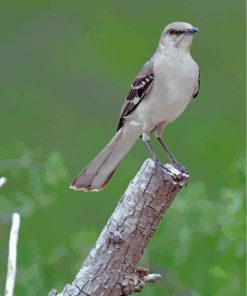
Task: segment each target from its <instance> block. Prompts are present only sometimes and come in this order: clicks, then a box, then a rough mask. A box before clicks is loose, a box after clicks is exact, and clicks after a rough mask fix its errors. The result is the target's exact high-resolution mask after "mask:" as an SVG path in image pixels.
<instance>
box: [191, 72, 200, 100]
mask: <svg viewBox="0 0 247 296" xmlns="http://www.w3.org/2000/svg"><path fill="white" fill-rule="evenodd" d="M200 84H201V74H200V71H199V76H198V85H197V88H196V91H195V93H194V94H193V99H195V98H196V97H197V95H198V94H199V90H200Z"/></svg>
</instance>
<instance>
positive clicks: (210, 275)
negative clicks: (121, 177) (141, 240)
mask: <svg viewBox="0 0 247 296" xmlns="http://www.w3.org/2000/svg"><path fill="white" fill-rule="evenodd" d="M234 166H235V170H234V175H235V176H238V177H239V182H238V183H239V186H238V187H229V186H231V185H232V184H231V183H230V184H226V185H225V186H226V187H225V188H221V189H220V190H219V194H217V195H215V196H214V197H213V198H209V197H208V196H207V192H206V186H205V184H204V183H202V182H196V183H193V184H189V186H188V188H186V189H185V190H183V192H181V193H180V194H179V196H178V197H177V199H176V200H175V202H174V204H173V206H172V208H171V209H170V210H169V213H168V215H167V216H166V218H165V219H164V220H163V221H162V223H161V225H160V227H159V229H158V232H157V234H156V235H155V236H154V238H153V240H152V242H151V243H150V246H149V248H148V251H147V253H148V258H150V261H148V262H146V264H148V265H150V264H151V266H153V269H154V270H157V269H159V270H160V271H161V273H162V274H163V276H164V279H165V281H166V290H170V293H171V295H185V294H186V295H194V294H195V295H198V296H199V295H215V296H220V295H225V296H228V295H229V296H233V295H236V296H237V295H244V294H245V291H244V287H245V275H244V262H245V238H244V236H245V204H244V203H245V194H244V193H245V189H244V182H242V181H243V180H244V173H245V171H244V158H241V159H238V160H237V161H236V162H235V163H234ZM241 180H242V181H241ZM235 181H236V180H234V182H235ZM240 184H241V185H240ZM155 289H157V291H158V289H159V288H154V290H155ZM193 293H194V294H193ZM144 295H145V294H144ZM147 295H148V294H147ZM155 295H159V294H155ZM165 295H166V294H165Z"/></svg>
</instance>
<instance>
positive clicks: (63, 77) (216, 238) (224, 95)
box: [0, 0, 245, 296]
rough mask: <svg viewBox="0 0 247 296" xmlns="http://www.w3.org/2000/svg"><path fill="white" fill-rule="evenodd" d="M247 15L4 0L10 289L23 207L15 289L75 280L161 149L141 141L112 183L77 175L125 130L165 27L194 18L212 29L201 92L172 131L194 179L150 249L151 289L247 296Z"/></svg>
mask: <svg viewBox="0 0 247 296" xmlns="http://www.w3.org/2000/svg"><path fill="white" fill-rule="evenodd" d="M244 13H245V4H244V1H240V0H235V1H230V0H216V1H215V0H214V1H213V0H210V1H209V0H208V1H205V0H197V1H196V0H185V1H179V2H178V1H162V0H157V1H154V2H150V1H146V0H144V1H143V0H142V1H129V0H126V1H121V2H120V1H107V2H106V1H97V2H96V1H88V0H84V1H63V0H60V1H46V0H44V1H25V0H23V1H17V0H13V1H4V2H2V5H1V11H0V60H1V62H0V98H1V109H0V126H1V137H0V158H1V160H0V174H1V175H0V176H6V177H7V178H8V182H7V184H6V185H5V186H4V187H2V188H1V189H0V291H3V290H4V283H5V273H6V261H7V248H8V237H9V230H10V224H11V223H10V220H11V214H12V213H13V212H14V211H18V212H19V213H21V215H22V222H21V231H20V240H19V245H18V273H17V281H16V290H15V295H18V296H22V295H23V296H24V295H25V296H29V295H30V296H31V295H32V296H33V295H47V293H48V291H50V290H51V289H52V288H56V289H57V290H59V291H60V290H61V289H62V288H63V286H64V285H65V284H66V283H67V282H70V281H71V280H72V279H73V277H74V275H75V273H76V272H77V271H78V268H79V266H80V264H81V262H82V260H83V259H84V258H85V257H86V255H87V253H88V251H89V250H90V249H91V248H92V247H93V245H94V243H95V240H96V238H97V236H98V234H99V232H100V231H101V229H102V228H103V226H104V225H105V223H106V221H107V219H108V218H109V216H110V214H111V213H112V211H113V209H114V208H115V206H116V204H117V202H118V200H119V198H120V197H121V195H122V193H123V192H124V190H125V188H126V186H127V185H128V183H129V182H130V180H131V178H132V177H133V176H134V175H135V174H136V172H137V170H138V169H139V167H140V166H141V164H142V162H143V161H144V160H145V159H146V158H147V157H149V155H148V152H147V149H146V147H144V145H143V144H142V143H141V141H139V142H138V143H137V144H136V145H135V147H134V148H133V149H132V151H131V153H129V155H128V156H127V157H126V158H125V159H124V161H123V163H122V164H121V166H120V168H119V169H118V171H117V173H116V174H115V175H114V177H113V179H112V181H111V182H110V184H109V185H108V186H107V187H106V188H105V190H103V191H101V192H99V193H84V192H74V191H72V190H70V189H69V188H68V184H69V183H70V181H71V180H72V178H73V177H74V176H75V175H76V174H77V173H78V172H79V171H80V170H81V169H82V168H83V167H84V166H85V165H86V164H87V163H88V162H89V161H90V160H91V159H92V158H93V157H94V156H95V155H96V154H97V153H98V152H99V150H100V149H101V148H102V147H103V146H104V145H105V144H106V143H107V141H108V140H109V139H110V138H111V136H112V135H113V133H114V131H115V129H116V124H117V119H118V115H119V112H120V108H121V105H122V102H123V100H124V97H125V95H126V93H127V91H128V88H129V86H130V84H131V82H132V80H133V78H134V77H135V75H136V73H137V71H138V70H139V69H140V67H141V66H142V64H143V63H144V62H145V61H146V60H147V59H149V57H150V56H151V55H152V53H153V52H154V50H155V49H156V45H157V42H158V39H159V37H160V33H161V31H162V29H163V27H164V26H165V25H166V24H168V23H169V22H171V21H174V20H181V21H186V22H190V23H192V24H193V25H195V26H197V27H199V28H200V32H199V33H198V34H197V35H196V37H195V39H194V43H193V47H192V55H193V57H194V59H195V60H196V61H197V62H198V64H199V65H200V69H201V90H200V94H199V97H198V99H196V100H195V101H194V102H193V103H192V104H191V105H190V106H189V107H188V108H187V110H186V112H184V114H183V115H182V116H181V117H180V118H179V119H178V120H177V121H176V122H174V123H173V124H171V125H170V126H169V127H168V128H167V129H166V131H165V135H164V137H165V139H166V142H167V144H168V146H169V147H170V148H171V150H172V151H173V153H174V155H175V156H176V157H177V159H178V160H179V161H180V162H182V163H183V164H184V165H186V166H187V167H188V170H189V172H190V175H191V181H190V184H189V186H187V188H185V189H183V190H182V192H181V193H180V194H179V196H177V199H176V200H175V202H174V204H173V206H172V208H170V209H169V211H168V213H167V215H166V217H165V219H164V220H163V221H162V223H161V225H160V227H159V229H158V231H157V233H156V234H155V235H154V237H153V239H152V240H151V242H150V244H149V246H148V248H147V250H146V252H145V254H144V257H143V260H142V263H141V264H142V266H145V267H149V268H150V270H151V271H152V272H158V273H161V274H162V275H163V279H162V280H161V281H159V283H157V284H155V285H150V286H148V287H146V288H145V289H144V290H143V292H142V295H146V296H166V295H169V296H172V295H174V296H175V295H176V296H180V295H181V296H185V295H186V296H207V295H208V296H211V295H214V296H222V295H224V296H228V295H229V296H234V295H238V296H239V295H241V296H242V295H245V290H244V287H245V271H244V262H245V240H244V236H245V225H244V220H245V219H244V218H245V206H244V203H245V200H244V198H245V195H244V192H245V191H244V184H245V177H244V174H245V152H244V149H245V113H244V112H245V100H244V97H245V96H244V94H245V68H244V67H245V55H244V53H245V15H244ZM154 146H155V149H156V150H157V153H158V154H159V155H160V158H161V159H162V160H163V161H164V162H165V161H167V159H166V158H165V156H164V154H163V152H162V151H161V150H160V148H159V147H158V146H157V145H156V144H155V145H154ZM0 293H2V292H0Z"/></svg>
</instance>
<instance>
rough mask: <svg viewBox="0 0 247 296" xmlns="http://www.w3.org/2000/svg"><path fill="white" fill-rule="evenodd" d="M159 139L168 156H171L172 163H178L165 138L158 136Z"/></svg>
mask: <svg viewBox="0 0 247 296" xmlns="http://www.w3.org/2000/svg"><path fill="white" fill-rule="evenodd" d="M157 140H158V141H159V143H160V145H161V146H162V148H163V149H164V150H165V152H166V154H167V156H168V157H169V159H170V161H171V162H172V163H177V161H176V159H175V158H174V156H173V155H172V154H171V152H170V150H169V149H168V147H167V146H166V144H165V142H163V140H162V139H161V137H157Z"/></svg>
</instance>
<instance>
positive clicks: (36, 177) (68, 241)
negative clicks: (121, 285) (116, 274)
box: [0, 147, 245, 296]
mask: <svg viewBox="0 0 247 296" xmlns="http://www.w3.org/2000/svg"><path fill="white" fill-rule="evenodd" d="M18 150H19V153H20V157H19V158H16V159H11V160H10V159H9V160H8V161H4V162H3V163H0V167H1V171H2V172H3V174H4V175H5V176H7V178H8V182H7V184H6V185H5V186H4V187H3V188H1V191H0V193H1V196H0V209H1V214H0V221H1V224H0V227H1V229H2V232H1V233H2V234H1V237H2V239H1V244H0V250H1V254H5V256H2V255H1V257H0V263H1V266H3V267H5V265H6V253H7V240H8V230H9V225H10V217H11V214H12V213H13V212H14V211H18V212H20V213H21V215H22V224H21V232H20V243H19V248H18V273H17V285H16V293H17V295H27V296H29V295H30V296H31V295H39V294H45V293H47V291H48V290H49V288H50V289H51V288H52V287H56V288H57V289H62V288H63V286H64V285H65V283H66V282H68V281H70V280H71V278H72V277H73V275H74V274H75V273H76V272H77V271H78V269H79V267H80V264H81V262H82V258H85V257H86V256H87V254H88V253H89V251H90V249H91V248H92V247H93V246H94V244H95V242H96V239H97V236H98V233H99V230H97V229H94V228H92V227H90V228H88V227H85V228H82V229H81V230H79V231H74V229H72V228H71V229H70V232H71V234H70V236H69V237H65V236H63V241H62V242H61V241H60V242H59V243H58V244H57V245H52V246H51V247H50V249H48V250H46V249H45V248H44V246H45V245H46V244H47V243H48V242H47V241H40V243H39V240H38V239H37V238H36V239H35V238H34V237H32V235H31V234H30V233H29V231H28V229H30V227H31V226H30V225H29V223H32V221H33V220H34V217H35V215H36V211H38V210H41V211H47V210H48V208H51V207H53V205H54V204H56V205H57V206H58V207H59V197H58V192H61V193H62V190H61V187H63V186H64V182H65V180H66V170H65V168H64V165H63V159H62V156H61V154H59V153H58V152H53V153H51V154H50V155H48V156H47V157H43V156H42V154H41V153H40V152H39V151H33V150H30V149H27V148H26V147H22V149H18ZM229 171H230V172H231V173H233V175H234V178H233V179H229V182H228V184H225V187H223V188H221V189H219V192H218V194H215V195H214V196H213V197H211V198H210V197H209V196H208V193H207V189H206V185H205V184H204V183H203V182H194V183H190V184H189V185H188V187H187V188H186V189H184V190H183V191H182V192H180V194H179V196H178V197H177V198H176V199H175V201H174V203H173V205H172V207H171V208H170V209H169V210H168V213H167V215H166V217H165V219H164V220H163V221H162V222H161V224H160V225H159V228H158V231H157V233H156V234H155V235H154V237H153V238H152V240H151V242H150V244H149V246H148V248H147V250H146V252H145V254H144V257H143V259H142V262H141V264H142V265H143V266H149V267H150V269H151V271H153V272H159V273H161V274H162V275H163V279H162V280H161V281H160V282H159V283H157V284H155V285H153V286H149V287H146V288H145V289H144V290H143V292H142V293H143V295H154V296H158V295H194V296H200V295H203V296H205V295H215V296H218V295H219V296H220V295H225V296H228V295H229V296H234V295H236V296H237V295H244V283H245V276H244V261H245V260H244V259H245V240H244V234H245V227H244V226H245V225H244V217H245V211H244V182H243V181H244V157H243V156H242V157H240V158H239V159H237V160H236V161H235V162H234V163H233V164H232V165H231V166H230V168H229ZM11 184H23V186H21V187H20V188H18V190H16V189H15V188H12V187H13V186H11ZM62 194H63V193H62ZM20 197H22V198H20ZM60 198H61V196H60ZM85 211H87V209H85ZM72 216H73V215H72ZM72 216H71V217H72ZM54 218H55V217H54ZM61 226H62V225H61ZM44 227H45V226H44V225H43V224H42V223H41V224H40V225H39V226H38V228H37V229H35V231H36V232H47V233H49V230H48V229H46V228H44ZM56 227H59V223H58V220H57V224H56ZM26 228H27V229H26ZM79 228H81V227H80V225H79ZM62 231H63V229H62ZM23 235H24V237H23ZM53 235H54V236H56V235H57V233H56V232H55V233H53ZM49 238H50V237H49V235H48V236H47V238H46V239H48V240H49ZM42 245H43V247H42ZM3 269H4V268H3ZM63 269H65V270H66V272H64V271H63ZM64 275H65V276H64ZM1 281H2V282H4V273H1Z"/></svg>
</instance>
